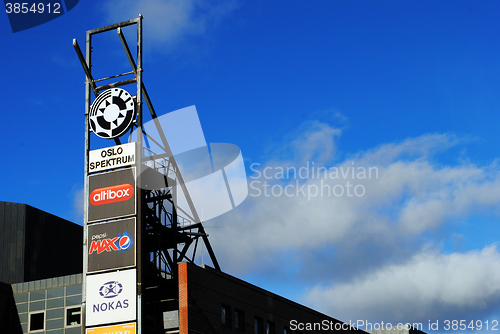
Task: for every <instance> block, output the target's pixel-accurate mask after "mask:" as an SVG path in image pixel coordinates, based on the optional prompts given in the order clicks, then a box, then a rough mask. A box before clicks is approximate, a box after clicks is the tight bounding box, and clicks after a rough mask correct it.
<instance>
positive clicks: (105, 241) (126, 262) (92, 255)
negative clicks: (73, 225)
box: [87, 218, 136, 273]
mask: <svg viewBox="0 0 500 334" xmlns="http://www.w3.org/2000/svg"><path fill="white" fill-rule="evenodd" d="M135 221H136V220H135V218H128V219H123V220H117V221H113V222H110V223H102V224H93V225H88V227H87V231H88V232H87V236H88V243H87V259H88V261H87V272H88V273H91V272H97V271H103V270H109V269H119V268H125V267H132V266H135V254H136V252H135V249H136V248H135V241H136V240H135V238H136V233H135V226H136V225H135Z"/></svg>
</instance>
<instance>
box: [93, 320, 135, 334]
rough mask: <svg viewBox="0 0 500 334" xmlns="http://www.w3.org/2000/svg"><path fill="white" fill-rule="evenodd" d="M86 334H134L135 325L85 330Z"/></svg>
mask: <svg viewBox="0 0 500 334" xmlns="http://www.w3.org/2000/svg"><path fill="white" fill-rule="evenodd" d="M86 334H135V323H134V322H132V323H127V324H123V325H115V326H104V327H94V328H87V332H86Z"/></svg>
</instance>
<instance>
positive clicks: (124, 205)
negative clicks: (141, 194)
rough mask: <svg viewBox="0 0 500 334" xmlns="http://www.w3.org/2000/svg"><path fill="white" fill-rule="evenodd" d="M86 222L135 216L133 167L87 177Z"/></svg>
mask: <svg viewBox="0 0 500 334" xmlns="http://www.w3.org/2000/svg"><path fill="white" fill-rule="evenodd" d="M88 183H89V198H88V214H89V216H88V217H89V218H88V221H89V223H90V222H96V221H100V220H105V219H109V218H119V217H124V216H129V215H134V214H135V202H136V201H135V167H132V168H126V169H121V170H118V171H113V172H107V173H102V174H95V175H90V176H89V182H88Z"/></svg>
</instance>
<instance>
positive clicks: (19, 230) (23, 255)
mask: <svg viewBox="0 0 500 334" xmlns="http://www.w3.org/2000/svg"><path fill="white" fill-rule="evenodd" d="M82 244H83V227H82V226H80V225H77V224H74V223H72V222H69V221H67V220H65V219H62V218H59V217H57V216H54V215H51V214H49V213H47V212H44V211H41V210H38V209H36V208H34V207H32V206H29V205H26V204H19V203H9V202H0V282H5V283H20V282H27V281H35V280H40V279H45V278H51V277H58V276H65V275H73V274H79V273H81V272H82V271H83V253H82V252H83V247H82Z"/></svg>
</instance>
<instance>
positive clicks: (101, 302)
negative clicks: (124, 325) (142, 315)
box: [86, 269, 137, 326]
mask: <svg viewBox="0 0 500 334" xmlns="http://www.w3.org/2000/svg"><path fill="white" fill-rule="evenodd" d="M86 292H87V303H86V326H94V325H102V324H108V323H113V322H121V321H135V320H136V309H137V308H136V270H135V269H129V270H123V271H117V272H111V273H106V274H97V275H91V276H87V288H86Z"/></svg>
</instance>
